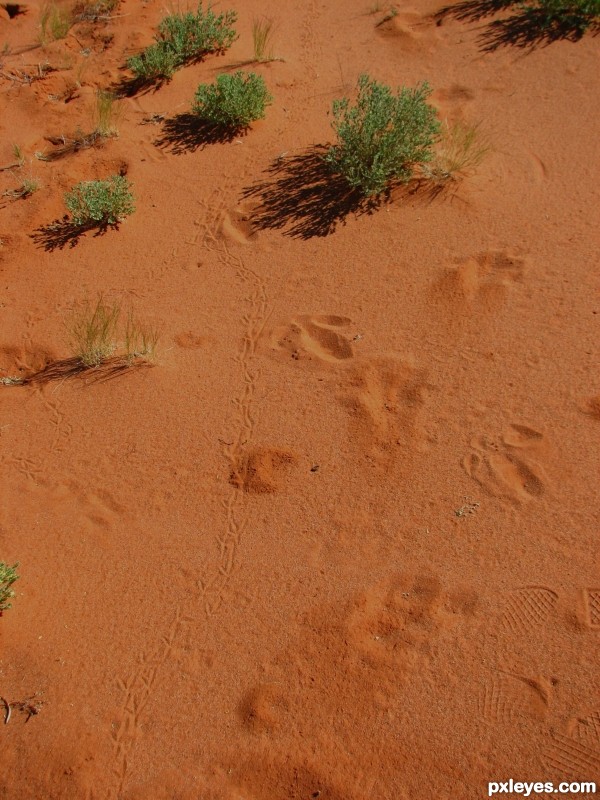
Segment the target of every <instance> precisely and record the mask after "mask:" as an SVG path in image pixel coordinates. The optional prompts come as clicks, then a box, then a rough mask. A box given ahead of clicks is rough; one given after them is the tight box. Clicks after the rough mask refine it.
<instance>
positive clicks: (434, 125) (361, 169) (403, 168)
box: [325, 75, 440, 196]
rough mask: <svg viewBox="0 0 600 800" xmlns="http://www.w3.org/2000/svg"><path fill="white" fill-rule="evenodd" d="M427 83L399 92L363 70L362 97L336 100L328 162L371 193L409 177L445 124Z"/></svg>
mask: <svg viewBox="0 0 600 800" xmlns="http://www.w3.org/2000/svg"><path fill="white" fill-rule="evenodd" d="M430 94H431V89H430V88H429V86H428V84H427V83H423V84H421V85H420V86H417V87H416V88H415V89H410V88H407V87H404V86H403V87H402V88H400V89H399V90H398V91H397V92H396V94H394V93H393V92H392V90H391V89H390V88H389V87H388V86H386V85H385V84H381V83H378V82H377V81H374V80H372V79H371V78H370V77H369V76H368V75H361V76H360V78H359V81H358V98H357V100H356V103H355V104H354V105H351V104H350V100H349V99H348V98H344V99H342V100H336V101H334V103H333V123H332V125H333V128H334V130H335V132H336V133H337V136H338V142H337V144H335V145H333V146H332V147H331V148H330V149H329V151H328V153H327V155H326V156H325V160H326V162H327V163H328V164H329V166H330V167H331V169H332V170H333V171H334V172H337V173H339V174H341V175H343V177H344V178H345V179H346V180H347V181H348V183H349V184H350V186H352V187H354V188H356V189H359V190H360V192H361V193H362V194H364V195H366V196H372V195H377V194H380V193H381V192H383V191H384V190H385V189H386V188H387V186H388V185H389V183H390V182H391V181H404V182H406V181H409V180H410V178H411V177H412V176H413V174H414V171H415V168H416V167H418V166H419V165H422V164H424V163H426V162H428V161H430V160H431V159H432V157H433V146H434V144H435V142H436V140H437V138H438V135H439V129H440V125H439V122H438V121H437V118H436V111H435V109H434V108H433V107H432V106H430V105H429V104H428V103H427V98H428V97H429V95H430Z"/></svg>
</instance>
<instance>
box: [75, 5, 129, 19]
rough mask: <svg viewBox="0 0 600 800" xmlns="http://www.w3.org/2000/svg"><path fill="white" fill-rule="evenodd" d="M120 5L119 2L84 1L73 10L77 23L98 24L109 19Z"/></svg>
mask: <svg viewBox="0 0 600 800" xmlns="http://www.w3.org/2000/svg"><path fill="white" fill-rule="evenodd" d="M118 5H119V0H82V1H81V2H78V3H77V4H76V5H75V8H74V10H73V15H74V18H75V19H76V20H77V22H98V21H99V20H101V19H108V18H109V17H110V15H111V14H112V12H113V11H114V10H115V9H116V7H117V6H118Z"/></svg>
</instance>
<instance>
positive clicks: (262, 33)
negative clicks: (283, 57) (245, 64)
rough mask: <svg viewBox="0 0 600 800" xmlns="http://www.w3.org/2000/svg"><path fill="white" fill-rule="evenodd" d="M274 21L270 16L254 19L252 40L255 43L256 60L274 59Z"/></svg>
mask: <svg viewBox="0 0 600 800" xmlns="http://www.w3.org/2000/svg"><path fill="white" fill-rule="evenodd" d="M273 32H274V22H273V20H272V19H271V18H270V17H263V18H262V19H256V18H255V19H254V20H253V22H252V41H253V43H254V60H255V61H258V62H263V61H274V56H273V51H272V49H271V44H272V39H273Z"/></svg>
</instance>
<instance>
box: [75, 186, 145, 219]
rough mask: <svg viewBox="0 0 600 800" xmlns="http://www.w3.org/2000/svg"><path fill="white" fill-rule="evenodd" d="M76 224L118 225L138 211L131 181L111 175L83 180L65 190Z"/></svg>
mask: <svg viewBox="0 0 600 800" xmlns="http://www.w3.org/2000/svg"><path fill="white" fill-rule="evenodd" d="M65 205H66V206H67V208H68V209H69V211H70V212H71V215H72V217H73V223H74V224H75V225H88V224H97V225H115V224H116V223H117V222H119V220H121V219H122V218H123V217H126V216H128V215H129V214H132V213H133V212H134V211H135V206H134V204H133V195H132V193H131V185H130V183H129V181H128V180H127V179H126V178H124V177H123V176H122V175H112V176H111V177H110V178H107V179H106V180H102V181H81V183H78V184H76V185H75V186H74V187H73V188H72V189H71V191H70V192H67V193H66V194H65Z"/></svg>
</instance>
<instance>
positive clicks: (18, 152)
mask: <svg viewBox="0 0 600 800" xmlns="http://www.w3.org/2000/svg"><path fill="white" fill-rule="evenodd" d="M13 156H14V157H15V159H16V161H17V164H18V166H19V167H22V166H23V164H24V163H25V156H24V155H23V150H22V149H21V148H20V147H19V145H18V144H13Z"/></svg>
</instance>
